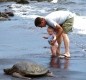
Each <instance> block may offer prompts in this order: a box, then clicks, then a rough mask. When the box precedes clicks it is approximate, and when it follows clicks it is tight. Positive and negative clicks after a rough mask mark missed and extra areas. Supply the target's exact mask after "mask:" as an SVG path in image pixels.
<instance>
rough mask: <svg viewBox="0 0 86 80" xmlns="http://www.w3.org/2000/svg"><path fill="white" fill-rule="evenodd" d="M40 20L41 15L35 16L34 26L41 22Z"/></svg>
mask: <svg viewBox="0 0 86 80" xmlns="http://www.w3.org/2000/svg"><path fill="white" fill-rule="evenodd" d="M41 20H42V18H41V17H37V18H36V19H35V21H34V24H35V26H36V27H37V26H39V25H40V24H41Z"/></svg>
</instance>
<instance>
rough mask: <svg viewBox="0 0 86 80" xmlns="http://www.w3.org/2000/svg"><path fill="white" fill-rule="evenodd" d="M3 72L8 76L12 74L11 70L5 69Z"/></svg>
mask: <svg viewBox="0 0 86 80" xmlns="http://www.w3.org/2000/svg"><path fill="white" fill-rule="evenodd" d="M3 71H4V72H5V74H8V75H11V74H12V70H11V69H10V68H7V69H3Z"/></svg>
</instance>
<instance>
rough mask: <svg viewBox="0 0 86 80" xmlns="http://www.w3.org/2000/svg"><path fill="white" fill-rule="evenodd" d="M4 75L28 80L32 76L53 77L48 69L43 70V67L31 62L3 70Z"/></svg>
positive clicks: (17, 64)
mask: <svg viewBox="0 0 86 80" xmlns="http://www.w3.org/2000/svg"><path fill="white" fill-rule="evenodd" d="M3 70H4V72H5V74H8V75H12V76H14V77H18V78H28V79H31V78H30V77H32V76H34V77H36V76H42V75H47V76H53V73H52V72H50V71H49V69H48V68H45V67H44V66H43V65H39V64H37V63H33V62H31V61H30V62H26V61H23V62H18V63H16V64H14V65H13V66H12V67H11V68H7V69H3Z"/></svg>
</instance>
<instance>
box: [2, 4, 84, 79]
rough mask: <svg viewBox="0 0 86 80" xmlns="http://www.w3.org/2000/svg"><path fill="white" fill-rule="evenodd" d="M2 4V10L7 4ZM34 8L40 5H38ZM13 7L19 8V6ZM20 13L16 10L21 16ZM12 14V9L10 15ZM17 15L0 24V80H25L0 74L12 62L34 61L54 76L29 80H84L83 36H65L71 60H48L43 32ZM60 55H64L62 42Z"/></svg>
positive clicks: (48, 55) (44, 33)
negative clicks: (46, 68) (67, 39)
mask: <svg viewBox="0 0 86 80" xmlns="http://www.w3.org/2000/svg"><path fill="white" fill-rule="evenodd" d="M3 4H4V5H3ZM3 4H2V6H1V4H0V6H1V10H2V7H5V8H6V6H7V5H9V4H10V3H8V4H6V3H3ZM32 4H33V3H32ZM47 4H48V3H47ZM30 5H31V4H30ZM33 5H34V4H33ZM35 5H36V4H35ZM38 5H39V6H40V5H41V3H39V4H38ZM48 5H50V4H48ZM14 7H15V5H14ZM16 7H17V8H19V7H21V5H17V6H16ZM23 7H24V6H23ZM26 8H27V6H26ZM28 8H29V7H28ZM32 9H33V7H32V8H31V10H32ZM13 10H14V9H13ZM23 10H25V8H23ZM23 10H21V9H20V12H21V14H22V12H23ZM52 10H53V9H52ZM16 11H17V10H14V12H16ZM40 12H42V11H40ZM17 14H18V13H17ZM20 16H21V15H15V17H13V18H11V20H10V21H0V80H25V79H19V78H14V77H12V76H9V75H5V74H4V72H3V69H4V68H9V67H12V65H13V64H14V63H16V62H19V61H34V62H37V63H38V64H40V65H44V66H46V67H48V68H49V70H50V71H52V72H53V73H54V75H55V76H54V77H47V76H43V77H37V78H33V80H86V35H85V34H77V33H70V34H69V38H70V52H71V58H69V59H58V58H51V57H50V56H51V53H50V49H49V45H48V43H47V40H44V39H43V38H42V37H43V36H44V35H46V29H45V28H44V29H43V30H42V29H38V28H36V27H34V24H33V19H31V18H30V19H29V18H27V17H28V16H26V17H20ZM23 16H24V15H23ZM29 17H30V16H29ZM61 52H62V54H64V46H63V43H62V47H61Z"/></svg>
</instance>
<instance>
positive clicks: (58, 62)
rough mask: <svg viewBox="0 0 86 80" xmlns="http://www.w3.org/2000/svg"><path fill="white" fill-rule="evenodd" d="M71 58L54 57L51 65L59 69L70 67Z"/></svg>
mask: <svg viewBox="0 0 86 80" xmlns="http://www.w3.org/2000/svg"><path fill="white" fill-rule="evenodd" d="M68 65H69V59H66V58H62V59H61V58H57V57H52V58H51V60H50V67H53V68H59V69H68Z"/></svg>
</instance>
